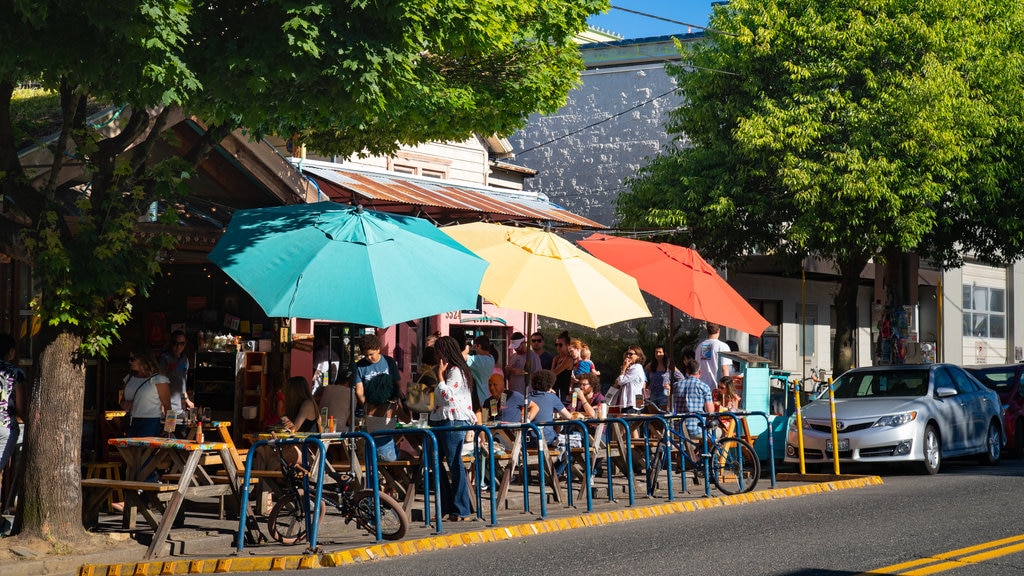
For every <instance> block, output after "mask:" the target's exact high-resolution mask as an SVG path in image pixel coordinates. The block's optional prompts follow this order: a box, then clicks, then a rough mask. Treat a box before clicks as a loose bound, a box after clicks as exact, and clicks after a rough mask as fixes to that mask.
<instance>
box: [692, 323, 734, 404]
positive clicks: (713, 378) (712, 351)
mask: <svg viewBox="0 0 1024 576" xmlns="http://www.w3.org/2000/svg"><path fill="white" fill-rule="evenodd" d="M704 328H705V330H707V332H708V337H707V340H704V341H703V342H701V343H700V346H697V359H698V360H699V361H700V379H701V380H703V381H704V383H705V384H707V385H708V389H709V390H711V389H714V388H717V387H718V379H719V378H721V377H722V376H729V373H730V368H732V362H731V361H729V359H728V358H725V357H723V356H720V354H721V353H722V352H728V351H729V345H728V344H726V343H725V342H722V341H721V340H719V339H718V333H719V332H720V329H719V328H718V324H714V323H711V322H708V323H707V324H705V326H704Z"/></svg>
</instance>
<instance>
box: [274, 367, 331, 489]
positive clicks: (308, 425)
mask: <svg viewBox="0 0 1024 576" xmlns="http://www.w3.org/2000/svg"><path fill="white" fill-rule="evenodd" d="M282 391H283V392H284V415H283V416H281V426H282V427H284V429H285V430H286V431H287V432H321V430H320V408H318V407H317V405H316V400H313V393H312V390H311V388H310V385H309V380H306V377H305V376H294V377H292V378H289V379H288V381H286V382H285V383H284V389H283V390H282ZM282 455H283V456H284V459H285V461H287V462H288V463H289V464H295V463H297V462H299V461H300V457H301V452H300V451H299V447H298V446H295V445H293V446H289V447H288V448H286V449H284V452H282ZM267 461H268V462H273V460H267ZM271 469H273V467H272V468H271Z"/></svg>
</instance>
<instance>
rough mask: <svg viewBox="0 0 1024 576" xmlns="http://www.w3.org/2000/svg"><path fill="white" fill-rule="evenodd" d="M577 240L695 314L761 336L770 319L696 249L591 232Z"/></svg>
mask: <svg viewBox="0 0 1024 576" xmlns="http://www.w3.org/2000/svg"><path fill="white" fill-rule="evenodd" d="M579 244H580V246H582V247H583V248H585V249H586V250H587V251H588V252H590V253H591V254H593V255H594V256H596V257H597V258H598V259H600V260H603V261H605V262H607V263H608V264H611V265H612V266H614V267H616V268H618V269H619V270H622V271H623V272H625V273H626V274H629V275H630V276H632V277H634V278H636V281H637V283H638V284H639V285H640V289H641V290H643V291H644V292H647V293H648V294H651V295H653V296H655V297H657V298H659V299H661V300H664V301H665V302H667V303H669V304H671V305H672V306H674V307H676V308H678V309H680V310H682V311H683V312H686V313H687V314H689V315H690V316H693V317H694V318H697V319H700V320H705V321H708V322H714V323H715V324H721V325H722V326H728V327H729V328H734V329H736V330H742V331H743V332H746V333H747V334H750V335H752V336H758V337H759V336H761V333H762V332H764V329H765V328H767V327H768V325H769V323H768V321H767V320H765V319H764V317H763V316H761V315H760V314H758V313H757V310H754V309H753V308H752V307H751V306H750V304H749V303H747V301H746V300H744V299H743V297H742V296H740V295H739V293H737V292H736V290H734V289H733V287H732V286H730V285H729V284H728V283H727V282H726V281H725V280H724V279H723V278H722V277H721V276H719V275H718V272H716V271H715V269H714V268H712V267H711V265H710V264H708V263H707V262H706V261H705V260H704V259H703V258H701V256H700V254H698V253H697V251H696V250H692V249H690V248H685V247H683V246H676V245H675V244H665V243H663V242H662V243H655V242H646V241H644V240H633V239H632V238H622V237H618V236H608V235H606V234H591V235H590V236H587V237H586V238H584V239H583V240H580V241H579Z"/></svg>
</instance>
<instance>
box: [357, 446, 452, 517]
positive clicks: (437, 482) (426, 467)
mask: <svg viewBox="0 0 1024 576" xmlns="http://www.w3.org/2000/svg"><path fill="white" fill-rule="evenodd" d="M409 434H418V435H420V436H423V437H424V438H426V439H427V440H430V446H429V449H427V448H426V445H424V446H425V447H424V450H425V452H424V457H422V458H421V459H420V469H421V470H422V472H423V525H424V526H430V477H431V474H430V470H435V471H436V470H439V468H438V463H437V437H436V436H434V433H433V432H431V431H430V430H429V429H427V428H413V427H409V428H398V429H395V430H377V431H376V432H371V433H370V435H371V436H406V435H409ZM426 454H429V455H430V459H429V460H427V458H426ZM431 466H433V468H431ZM433 477H434V510H435V513H436V515H437V533H438V534H443V533H444V531H443V529H442V527H441V516H442V514H441V476H440V474H437V473H435V474H433Z"/></svg>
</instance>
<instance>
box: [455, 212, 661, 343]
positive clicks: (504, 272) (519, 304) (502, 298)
mask: <svg viewBox="0 0 1024 576" xmlns="http://www.w3.org/2000/svg"><path fill="white" fill-rule="evenodd" d="M442 230H444V232H446V233H447V234H448V235H449V236H451V237H452V238H454V239H455V240H456V241H457V242H458V243H459V244H462V245H463V246H465V247H466V248H469V249H470V250H471V251H472V252H473V253H474V254H476V255H477V256H479V257H480V258H483V259H484V260H486V261H488V262H489V263H490V266H488V267H487V271H486V272H485V273H484V279H483V282H482V283H481V284H480V295H481V296H483V297H484V298H486V299H488V300H490V301H491V302H493V303H495V304H497V305H498V306H502V307H505V308H512V309H514V310H522V311H524V312H533V313H535V314H541V315H543V316H549V317H551V318H558V319H561V320H567V321H569V322H575V323H577V324H582V325H583V326H590V327H591V328H597V327H598V326H605V325H607V324H614V323H615V322H622V321H623V320H630V319H632V318H646V317H648V316H650V315H651V312H650V310H648V309H647V304H646V303H645V302H644V298H643V296H642V295H641V294H640V288H639V287H638V286H637V282H636V279H635V278H633V277H632V276H629V275H628V274H626V273H624V272H620V271H619V270H617V269H615V268H614V267H612V266H610V265H608V264H605V263H604V262H602V261H600V260H598V259H597V258H594V257H593V256H591V255H590V254H587V253H586V252H584V251H582V250H580V249H579V248H577V247H576V246H574V245H573V244H572V243H570V242H569V241H567V240H565V239H563V238H561V237H559V236H558V235H556V234H554V233H552V232H548V231H544V230H539V229H536V228H513V227H511V226H501V225H499V224H489V223H486V222H476V223H473V224H461V225H458V226H449V227H447V228H442ZM442 273H443V272H442Z"/></svg>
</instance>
